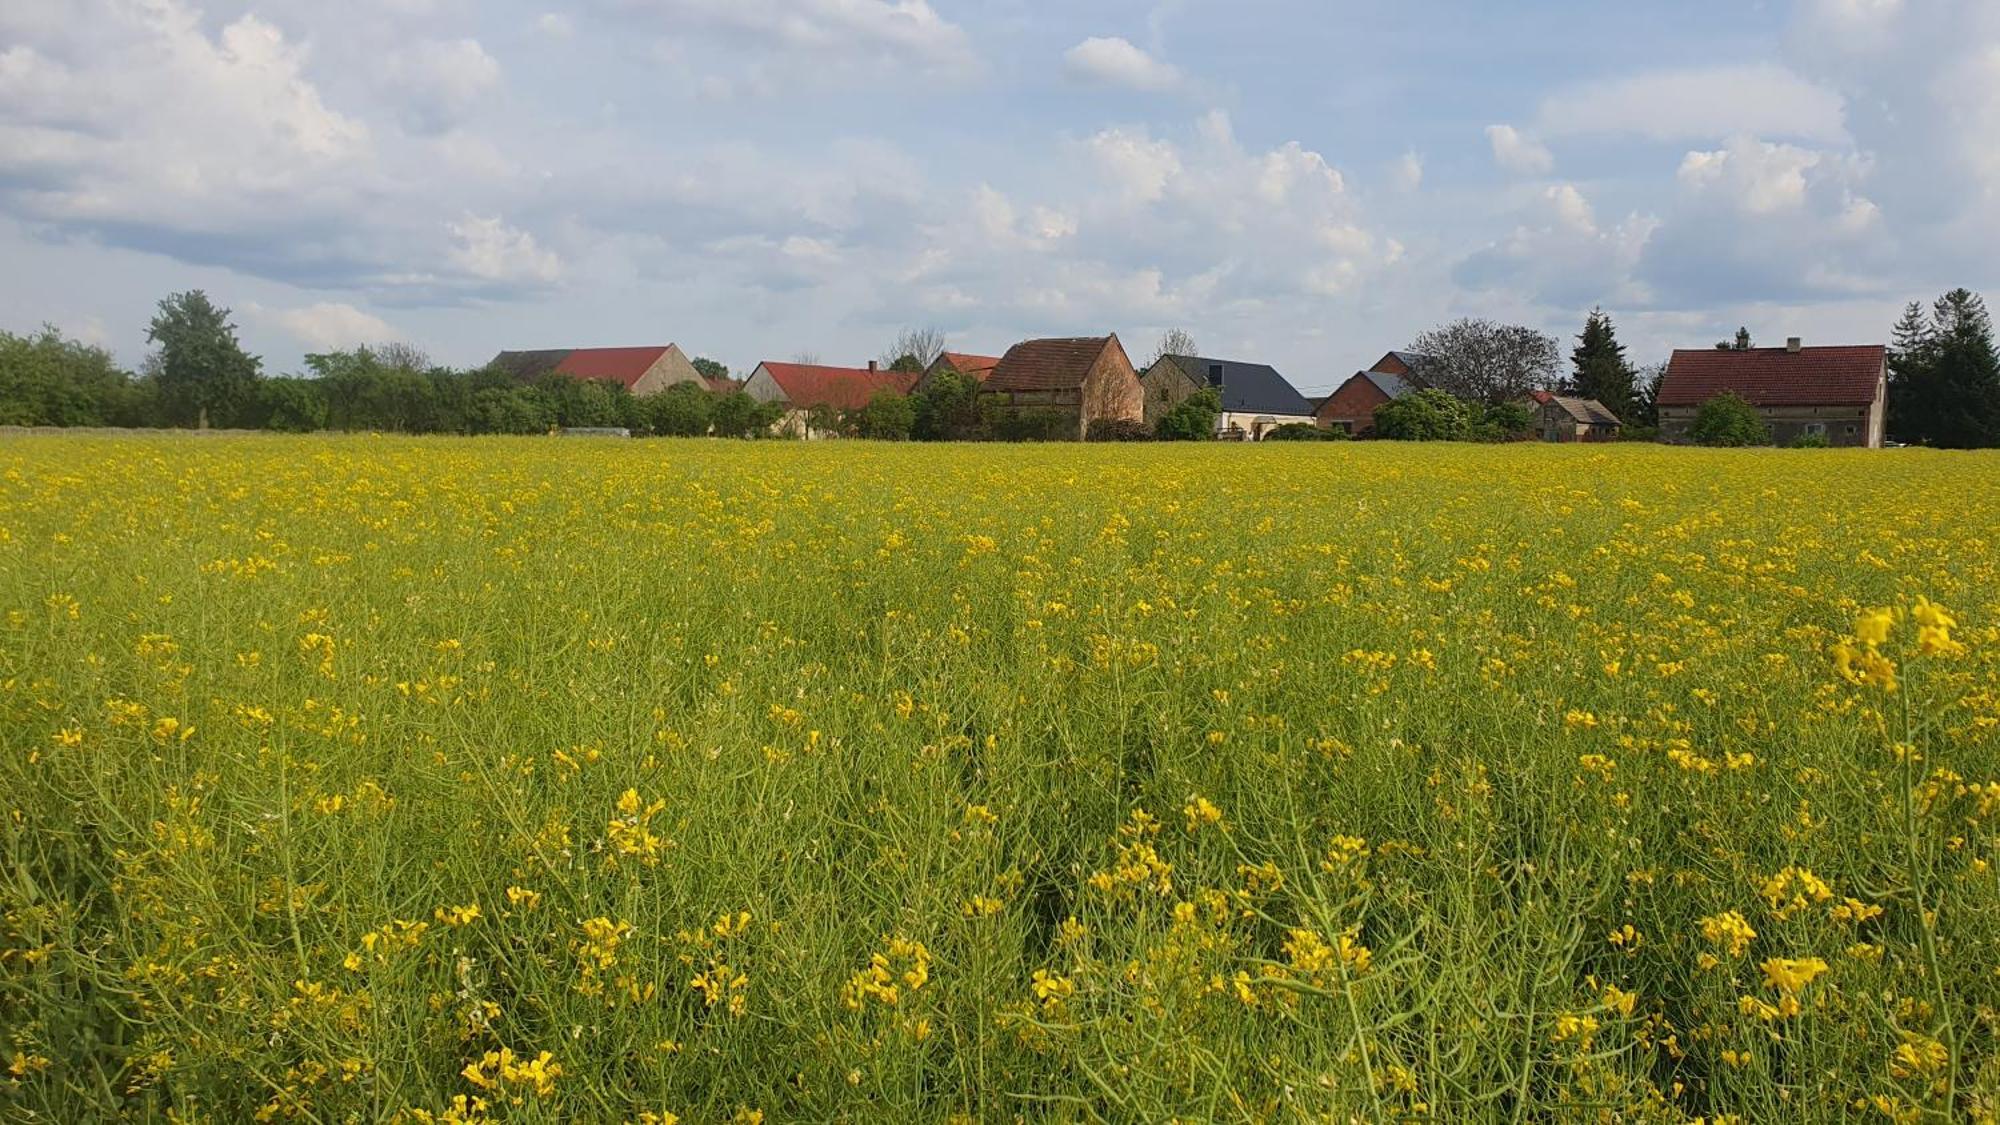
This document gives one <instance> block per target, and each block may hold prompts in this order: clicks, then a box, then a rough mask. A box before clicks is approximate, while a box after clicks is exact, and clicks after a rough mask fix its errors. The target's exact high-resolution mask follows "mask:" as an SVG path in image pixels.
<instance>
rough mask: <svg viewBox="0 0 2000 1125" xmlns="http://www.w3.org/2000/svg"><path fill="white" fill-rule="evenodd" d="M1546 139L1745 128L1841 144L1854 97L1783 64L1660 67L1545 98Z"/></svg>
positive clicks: (1709, 134)
mask: <svg viewBox="0 0 2000 1125" xmlns="http://www.w3.org/2000/svg"><path fill="white" fill-rule="evenodd" d="M1536 130H1537V131H1538V132H1539V133H1540V134H1541V135H1543V136H1550V137H1567V136H1579V135H1614V134H1632V135H1636V136H1641V137H1647V138H1650V139H1653V140H1660V141H1687V140H1710V139H1715V138H1719V137H1726V136H1730V135H1733V134H1738V133H1753V134H1757V135H1760V136H1774V137H1796V138H1801V139H1804V140H1813V141H1829V142H1839V141H1843V140H1845V139H1846V137H1847V120H1846V101H1845V99H1844V98H1842V97H1841V95H1840V94H1839V93H1838V92H1836V91H1834V90H1831V89H1828V88H1827V87H1825V86H1821V85H1819V84H1817V83H1814V82H1809V81H1807V80H1806V79H1804V78H1802V77H1800V76H1799V75H1798V74H1796V73H1795V72H1793V71H1791V70H1790V69H1788V68H1786V67H1782V66H1778V65H1775V64H1769V63H1765V64H1756V65H1750V66H1724V67H1708V68H1702V69H1695V70H1669V71H1654V72H1650V73H1641V74H1633V75H1628V76H1624V77H1620V78H1614V79H1610V80H1607V81H1601V82H1591V83H1586V84H1584V85H1581V86H1576V87H1572V88H1570V89H1567V90H1563V91H1561V92H1559V93H1556V94H1554V95H1551V96H1550V97H1549V98H1548V99H1546V100H1545V101H1543V103H1542V108H1541V114H1540V116H1539V118H1538V119H1537V120H1536Z"/></svg>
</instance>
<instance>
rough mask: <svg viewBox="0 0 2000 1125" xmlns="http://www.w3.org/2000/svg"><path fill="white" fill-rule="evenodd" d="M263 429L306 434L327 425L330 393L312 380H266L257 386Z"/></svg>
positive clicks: (259, 414) (260, 420)
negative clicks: (328, 396) (323, 390)
mask: <svg viewBox="0 0 2000 1125" xmlns="http://www.w3.org/2000/svg"><path fill="white" fill-rule="evenodd" d="M257 406H258V411H257V412H258V418H259V422H260V424H261V425H262V426H263V428H265V429H267V430H277V431H279V432H280V433H288V434H306V433H311V432H313V431H314V430H323V429H325V428H326V416H327V409H326V396H325V394H324V393H322V390H321V388H320V387H319V386H318V385H317V384H316V383H314V382H313V381H312V380H310V379H282V378H281V379H266V380H264V381H263V382H262V383H261V384H259V386H258V388H257Z"/></svg>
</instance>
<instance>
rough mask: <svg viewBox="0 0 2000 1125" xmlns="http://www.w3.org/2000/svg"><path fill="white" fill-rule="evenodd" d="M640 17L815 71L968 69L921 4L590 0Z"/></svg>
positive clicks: (966, 58) (970, 58) (970, 61)
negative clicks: (887, 65) (808, 61)
mask: <svg viewBox="0 0 2000 1125" xmlns="http://www.w3.org/2000/svg"><path fill="white" fill-rule="evenodd" d="M598 3H600V4H601V5H603V6H605V7H607V8H608V9H609V10H611V11H612V12H615V13H620V14H625V15H633V16H640V17H646V18H650V19H651V20H653V21H654V22H655V23H656V24H658V25H659V26H662V27H664V28H666V29H668V30H670V31H671V32H672V33H673V34H676V35H684V34H711V35H721V36H726V37H728V38H731V39H733V40H736V41H738V42H740V43H746V44H750V45H753V46H755V47H758V48H761V49H764V50H768V51H779V52H784V53H787V54H800V55H809V56H810V57H812V58H813V60H814V61H815V62H816V63H817V64H818V65H819V66H821V67H823V68H829V67H839V66H841V65H843V64H846V63H852V62H854V61H856V58H857V56H861V57H864V58H865V59H866V60H867V61H870V62H878V61H883V60H891V61H897V62H902V63H905V64H916V65H919V66H922V67H925V68H928V69H934V70H949V69H954V68H970V67H972V66H974V65H976V61H977V60H976V57H975V56H974V55H973V53H972V49H971V41H970V39H969V37H968V36H967V35H966V33H965V30H964V29H963V28H961V27H959V26H958V25H957V24H955V23H953V22H951V21H950V20H947V19H945V18H944V17H943V16H941V15H939V14H938V12H937V10H936V9H935V8H932V7H931V5H930V2H929V0H598Z"/></svg>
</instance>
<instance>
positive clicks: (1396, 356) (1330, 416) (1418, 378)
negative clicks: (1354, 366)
mask: <svg viewBox="0 0 2000 1125" xmlns="http://www.w3.org/2000/svg"><path fill="white" fill-rule="evenodd" d="M1432 362H1433V361H1432V359H1431V357H1429V356H1427V355H1420V354H1418V353H1416V352H1390V353H1389V354H1388V355H1385V356H1383V357H1382V358H1381V359H1380V360H1378V361H1377V362H1376V364H1375V366H1373V367H1371V368H1369V369H1368V370H1366V371H1361V372H1357V373H1355V375H1354V377H1353V378H1351V379H1349V380H1347V382H1345V383H1342V384H1341V385H1340V387H1339V389H1338V390H1335V391H1334V392H1333V393H1332V394H1330V395H1328V396H1326V398H1325V399H1323V400H1321V401H1320V402H1319V403H1318V404H1317V405H1316V406H1315V407H1314V408H1313V420H1314V421H1315V422H1317V423H1318V424H1319V428H1320V429H1322V430H1340V431H1342V432H1343V433H1346V434H1347V435H1349V436H1350V437H1367V436H1368V435H1369V434H1372V433H1374V432H1375V411H1376V409H1377V408H1378V407H1380V406H1382V405H1383V404H1384V403H1390V402H1394V401H1396V400H1397V399H1399V398H1402V397H1403V396H1404V395H1410V394H1415V393H1416V392H1418V391H1421V390H1423V389H1424V388H1425V387H1427V386H1429V385H1430V384H1429V383H1428V382H1427V381H1426V380H1425V379H1424V375H1423V372H1424V369H1425V368H1427V367H1429V366H1430V364H1431V363H1432Z"/></svg>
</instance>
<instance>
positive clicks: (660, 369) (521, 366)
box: [490, 344, 709, 397]
mask: <svg viewBox="0 0 2000 1125" xmlns="http://www.w3.org/2000/svg"><path fill="white" fill-rule="evenodd" d="M490 366H492V367H494V368H496V369H498V370H501V371H505V372H507V373H508V374H510V375H512V376H513V377H514V378H516V379H519V380H521V381H523V382H530V381H532V380H535V379H545V378H548V377H549V376H551V375H567V376H568V377H570V378H572V379H578V380H581V381H584V382H607V383H617V384H619V385H620V386H623V387H624V388H625V389H626V390H628V391H631V392H632V393H633V394H634V395H636V396H639V397H644V396H646V395H655V394H658V393H660V392H661V391H664V390H666V389H667V388H668V387H671V386H673V385H674V384H675V383H696V384H699V385H701V386H704V387H706V386H708V385H709V384H708V381H707V380H705V379H703V378H702V376H701V372H699V371H697V370H695V366H694V364H693V363H692V362H690V361H689V359H688V357H687V353H686V352H683V351H681V349H680V346H679V345H678V344H667V345H664V346H652V347H644V348H558V349H554V350H549V351H531V352H501V353H500V354H499V355H497V356H495V357H493V362H492V364H491V365H490Z"/></svg>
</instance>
